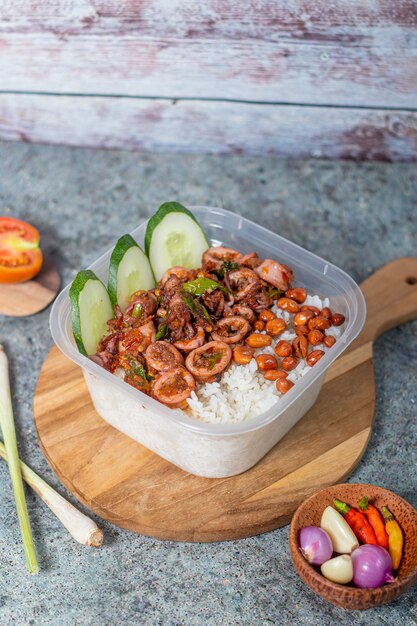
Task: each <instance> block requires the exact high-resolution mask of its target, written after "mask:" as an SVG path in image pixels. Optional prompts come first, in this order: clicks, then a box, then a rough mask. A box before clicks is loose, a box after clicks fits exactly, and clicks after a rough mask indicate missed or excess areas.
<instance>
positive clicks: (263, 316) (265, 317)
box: [258, 309, 276, 322]
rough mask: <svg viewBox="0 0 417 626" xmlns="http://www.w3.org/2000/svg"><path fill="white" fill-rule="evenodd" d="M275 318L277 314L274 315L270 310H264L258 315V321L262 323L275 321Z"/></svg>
mask: <svg viewBox="0 0 417 626" xmlns="http://www.w3.org/2000/svg"><path fill="white" fill-rule="evenodd" d="M275 318H276V315H275V313H272V311H270V310H269V309H264V310H263V311H261V312H260V313H259V315H258V319H259V320H261V322H269V320H274V319H275Z"/></svg>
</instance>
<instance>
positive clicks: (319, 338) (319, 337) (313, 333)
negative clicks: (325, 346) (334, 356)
mask: <svg viewBox="0 0 417 626" xmlns="http://www.w3.org/2000/svg"><path fill="white" fill-rule="evenodd" d="M323 339H324V334H323V333H322V332H321V330H318V329H317V328H313V330H310V332H309V333H308V335H307V340H308V342H309V343H311V345H312V346H317V345H318V344H319V343H322V342H323Z"/></svg>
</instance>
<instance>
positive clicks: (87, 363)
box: [49, 206, 366, 437]
mask: <svg viewBox="0 0 417 626" xmlns="http://www.w3.org/2000/svg"><path fill="white" fill-rule="evenodd" d="M188 208H189V209H190V211H194V212H200V211H205V212H207V211H209V212H210V213H211V214H212V215H216V214H217V215H221V216H226V217H230V218H232V219H234V220H236V219H238V220H239V222H240V223H242V224H243V225H245V224H246V225H247V226H251V227H252V228H253V227H255V228H256V230H257V231H259V233H260V235H262V233H264V234H265V235H266V234H267V235H268V238H271V237H273V238H274V239H275V240H276V241H277V242H280V241H281V242H285V243H286V244H290V246H291V248H293V249H294V250H299V251H302V253H303V254H304V255H307V257H308V258H309V260H310V261H315V262H316V263H317V262H319V263H320V264H324V265H325V267H326V273H327V269H329V268H331V269H333V270H335V271H336V272H337V273H338V274H339V275H340V276H343V277H344V279H345V281H346V282H347V283H348V284H349V285H350V287H351V291H350V292H348V293H345V298H346V300H347V302H346V304H347V307H348V310H349V317H348V321H347V326H346V328H345V330H344V332H343V335H342V336H341V337H340V339H339V340H338V341H337V342H336V343H335V344H334V346H333V347H332V349H331V350H329V351H328V352H326V353H325V355H324V356H323V357H322V358H321V359H320V361H318V362H317V364H316V365H315V366H314V367H312V368H311V370H310V371H309V372H307V373H306V374H305V375H304V376H303V377H302V378H301V379H300V380H299V381H297V384H296V385H294V387H293V388H292V389H290V391H288V392H287V393H286V394H285V395H284V396H281V397H280V398H278V400H277V402H276V403H275V404H274V405H273V406H272V407H270V408H269V409H268V410H267V411H264V412H263V413H260V414H259V415H257V416H256V417H253V418H250V419H249V420H247V421H243V422H238V423H229V424H209V423H206V422H201V421H198V420H194V419H193V418H191V417H188V416H187V415H185V414H184V413H181V412H179V411H178V410H173V409H169V408H168V407H166V406H165V405H163V404H161V403H160V402H158V401H157V400H154V399H153V398H151V397H150V396H147V395H146V394H144V393H143V392H141V391H139V390H138V389H135V388H134V387H132V386H131V385H128V384H127V383H125V382H124V381H122V380H119V379H118V378H117V377H115V376H114V374H111V373H110V372H108V371H107V370H105V369H104V368H102V367H100V366H99V365H98V364H96V363H94V362H93V361H91V360H90V359H89V358H88V357H86V356H84V355H83V354H81V353H80V352H79V351H78V350H77V348H76V346H75V344H74V343H73V342H72V339H70V338H69V337H67V336H66V333H65V323H66V321H67V318H68V317H69V315H70V308H69V301H68V291H69V288H70V286H71V283H70V284H68V285H66V287H64V289H62V291H61V292H60V294H59V295H58V297H57V298H56V300H55V302H54V304H53V306H52V310H51V313H50V316H49V326H50V331H51V334H52V338H53V340H54V342H55V344H56V345H57V347H58V348H59V349H60V350H61V352H62V353H63V354H64V355H65V356H66V357H68V358H69V359H71V361H73V362H74V363H76V364H77V365H79V366H80V367H81V368H83V369H86V370H88V371H90V372H91V373H92V374H94V375H96V376H99V377H101V378H103V379H104V380H107V381H108V382H109V383H111V384H112V385H115V386H116V387H118V388H119V389H122V388H121V387H120V385H124V387H123V391H124V392H125V393H126V394H128V395H129V396H131V397H132V398H134V399H136V400H137V401H138V402H140V403H141V404H145V405H146V407H147V408H148V409H149V410H155V411H156V412H157V413H159V414H162V415H164V417H166V418H167V419H169V420H171V421H173V422H174V423H177V424H178V425H179V426H181V427H183V428H186V429H187V430H191V431H194V432H197V433H200V434H201V435H207V436H214V437H216V436H224V435H229V436H237V435H241V434H245V433H249V432H252V431H255V430H258V429H259V428H262V427H264V426H266V425H267V424H269V423H271V422H272V421H274V420H276V419H279V417H281V416H282V414H283V413H284V412H285V411H286V410H287V409H288V408H289V407H290V406H291V405H292V404H293V403H294V402H295V401H296V400H297V399H298V398H299V397H300V396H301V395H302V393H303V392H304V391H306V390H307V389H308V388H309V387H310V386H311V385H312V384H313V383H314V382H315V381H316V380H317V379H318V378H319V377H320V376H321V375H322V374H324V373H325V372H326V370H327V369H328V368H329V366H330V365H331V364H332V363H333V362H334V361H335V360H336V359H337V358H338V357H339V356H340V355H341V354H342V353H343V352H344V351H345V350H346V348H347V347H348V346H349V345H350V344H351V343H352V341H353V340H354V339H355V338H356V337H357V336H358V334H359V333H360V331H361V330H362V327H363V325H364V323H365V317H366V304H365V299H364V297H363V294H362V291H361V290H360V287H359V286H358V285H357V283H356V282H355V281H354V280H353V278H351V277H350V276H349V274H347V273H346V272H344V271H343V270H341V269H340V268H338V267H337V266H336V265H334V264H333V263H330V262H328V261H326V260H325V259H323V258H322V257H319V256H318V255H316V254H314V253H313V252H309V251H308V250H306V249H305V248H303V247H302V246H299V245H298V244H295V243H293V242H292V241H290V240H288V239H285V238H284V237H281V236H280V235H277V234H276V233H273V232H271V231H270V230H268V229H267V228H264V227H263V226H259V225H258V224H255V223H254V222H252V221H251V220H249V219H247V218H245V217H242V216H240V215H238V214H237V213H232V212H231V211H227V210H226V209H221V208H217V207H216V208H215V207H205V206H189V207H188ZM147 221H148V220H146V223H147ZM144 223H145V222H142V223H141V224H139V225H138V226H137V227H136V228H134V229H133V230H132V231H130V234H131V235H132V237H135V233H136V231H137V230H139V229H140V228H141V227H143V225H144ZM254 239H255V240H256V239H258V240H259V241H260V242H261V241H262V238H261V237H259V238H254V237H251V240H250V243H251V244H252V242H253V241H254ZM212 242H213V240H212ZM138 243H140V242H138ZM215 243H217V240H215ZM112 249H113V248H109V249H108V250H106V252H104V253H103V254H102V255H100V256H99V257H98V258H97V259H96V260H95V261H94V262H93V263H92V264H91V265H89V266H88V268H87V269H93V266H95V265H96V264H98V263H99V262H100V261H101V260H102V259H104V257H106V256H109V255H110V253H111V251H112ZM286 255H287V256H292V255H288V253H286ZM294 258H295V257H294ZM296 263H297V264H298V265H304V264H303V263H300V261H299V260H297V261H296ZM93 271H94V269H93ZM314 271H315V272H316V273H318V272H317V271H316V270H314ZM328 280H329V283H330V284H334V285H336V282H335V281H334V280H332V279H330V278H328ZM353 296H356V298H354V297H353ZM354 300H356V301H355V304H356V306H357V312H356V316H355V317H353V304H354ZM65 309H67V310H66V311H65ZM64 316H65V318H64ZM303 383H304V384H303ZM277 409H278V413H276V411H277Z"/></svg>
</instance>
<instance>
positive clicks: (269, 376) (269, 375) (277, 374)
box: [264, 370, 288, 380]
mask: <svg viewBox="0 0 417 626" xmlns="http://www.w3.org/2000/svg"><path fill="white" fill-rule="evenodd" d="M287 376H288V373H287V372H284V370H266V372H265V373H264V378H266V380H278V378H287Z"/></svg>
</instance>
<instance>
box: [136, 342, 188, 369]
mask: <svg viewBox="0 0 417 626" xmlns="http://www.w3.org/2000/svg"><path fill="white" fill-rule="evenodd" d="M145 359H146V364H147V366H148V367H149V368H150V369H152V370H156V371H158V372H165V371H167V370H170V369H172V368H176V367H178V366H179V365H182V364H183V363H184V359H183V358H182V355H181V353H180V352H178V350H177V348H175V347H174V346H173V345H171V344H170V343H167V342H166V341H155V342H154V343H151V345H150V346H149V348H148V349H147V350H146V352H145Z"/></svg>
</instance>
